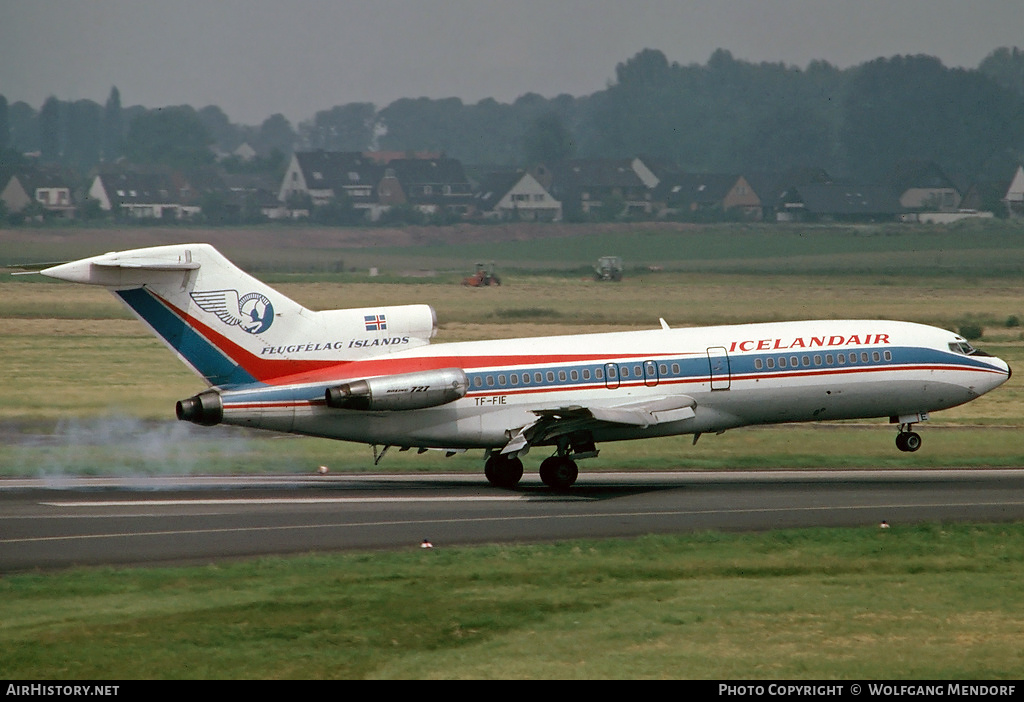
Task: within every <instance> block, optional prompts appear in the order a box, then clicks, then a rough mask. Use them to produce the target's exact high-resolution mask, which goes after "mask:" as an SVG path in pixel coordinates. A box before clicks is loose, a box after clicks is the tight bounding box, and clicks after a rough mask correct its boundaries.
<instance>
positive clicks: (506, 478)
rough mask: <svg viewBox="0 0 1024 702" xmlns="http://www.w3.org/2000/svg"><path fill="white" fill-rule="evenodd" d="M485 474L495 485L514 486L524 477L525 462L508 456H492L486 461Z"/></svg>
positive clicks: (502, 486)
mask: <svg viewBox="0 0 1024 702" xmlns="http://www.w3.org/2000/svg"><path fill="white" fill-rule="evenodd" d="M484 475H486V476H487V480H488V482H490V484H491V485H493V486H495V487H501V488H514V487H515V486H516V485H517V484H519V480H520V479H521V478H522V477H523V462H522V461H520V460H519V459H518V458H509V457H508V456H502V455H500V454H499V455H497V456H491V457H490V458H488V459H487V462H486V463H484Z"/></svg>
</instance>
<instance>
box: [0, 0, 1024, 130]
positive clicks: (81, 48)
mask: <svg viewBox="0 0 1024 702" xmlns="http://www.w3.org/2000/svg"><path fill="white" fill-rule="evenodd" d="M1014 45H1017V46H1022V47H1024V2H1022V0H973V1H971V2H966V1H965V0H159V1H154V0H0V94H2V95H4V96H5V97H6V98H7V100H8V102H15V101H17V100H24V101H26V102H28V103H29V104H31V105H32V106H33V107H36V108H37V109H38V108H39V107H40V106H41V105H42V103H43V101H44V100H45V99H46V98H47V97H48V96H50V95H55V96H57V97H58V98H60V99H62V100H73V99H81V98H89V99H92V100H95V101H97V102H99V103H101V104H102V103H103V102H104V101H106V99H107V95H108V94H109V92H110V88H111V86H113V85H116V86H117V87H118V89H119V90H120V92H121V100H122V104H123V105H124V106H129V105H145V106H146V107H162V106H166V105H178V104H189V105H192V106H193V107H195V108H197V109H198V108H201V107H204V106H206V105H211V104H213V105H218V106H220V107H221V108H222V109H223V110H224V111H225V112H226V113H227V115H228V116H229V117H230V118H231V120H232V121H235V122H240V123H243V124H259V123H260V122H262V121H263V120H264V119H265V118H266V117H269V116H270V115H271V114H274V113H275V112H281V113H283V114H284V115H285V116H286V117H288V118H289V119H291V120H292V122H293V123H297V122H298V121H300V120H305V119H309V118H311V117H312V116H313V115H314V113H315V112H316V111H317V110H323V109H328V108H330V107H332V106H334V105H341V104H345V103H349V102H372V103H374V104H376V105H377V106H378V107H383V106H385V105H387V104H388V103H390V102H391V101H393V100H395V99H397V98H401V97H422V96H426V97H430V98H445V97H459V98H461V99H462V100H463V101H465V102H467V103H475V102H477V101H479V100H481V99H483V98H486V97H493V98H495V99H497V100H499V101H501V102H511V101H512V100H514V99H515V98H517V97H519V96H520V95H522V94H524V93H527V92H535V93H539V94H541V95H543V96H545V97H554V96H555V95H558V94H560V93H569V94H570V95H574V96H579V95H586V94H590V93H593V92H595V91H598V90H601V89H603V88H604V87H605V86H606V85H607V84H608V83H609V82H610V81H611V80H613V79H614V76H615V66H616V64H618V63H620V62H622V61H625V60H626V59H628V58H630V57H632V56H634V55H635V54H636V53H637V52H639V51H641V50H643V49H645V48H652V49H658V50H660V51H662V52H664V53H665V55H666V56H667V57H668V59H669V60H670V61H675V62H679V63H683V64H688V63H700V64H703V63H705V62H706V61H707V59H708V57H709V56H710V55H711V52H712V51H714V50H715V49H716V48H724V49H728V50H729V51H731V52H732V53H733V55H734V56H736V57H737V58H740V59H745V60H750V61H782V62H785V63H787V64H792V65H795V66H799V67H801V68H804V67H806V66H807V64H808V62H810V61H812V60H814V59H824V60H827V61H829V62H830V63H832V64H834V65H837V66H840V67H844V68H845V67H847V66H851V65H855V64H858V63H861V62H863V61H867V60H871V59H874V58H878V57H880V56H885V57H889V56H893V55H895V54H930V55H933V56H937V57H939V58H940V59H942V61H943V62H944V63H945V64H946V65H947V66H966V67H972V68H973V67H976V66H977V65H978V63H979V62H980V61H981V60H982V59H983V58H984V57H985V56H986V55H987V54H988V53H990V52H991V51H992V50H993V49H995V48H998V47H1000V46H1014Z"/></svg>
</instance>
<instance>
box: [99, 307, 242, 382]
mask: <svg viewBox="0 0 1024 702" xmlns="http://www.w3.org/2000/svg"><path fill="white" fill-rule="evenodd" d="M117 295H118V297H120V298H121V299H122V300H124V302H125V304H126V305H128V306H129V307H131V308H132V309H133V310H135V313H136V314H138V315H139V316H140V317H142V318H143V319H144V320H146V322H147V323H148V324H149V326H151V327H152V328H153V329H154V330H155V331H156V333H157V334H159V335H160V336H162V337H163V338H164V340H166V341H167V343H168V344H170V345H171V347H172V348H173V349H175V350H176V351H177V352H178V353H179V354H181V356H182V357H183V358H184V359H185V360H187V361H188V362H189V364H190V365H191V366H192V367H193V368H195V369H196V371H198V372H199V374H200V375H202V376H203V377H204V378H206V380H207V381H208V382H209V383H210V384H211V385H216V386H219V387H223V386H229V387H230V386H238V385H248V384H251V383H255V382H256V379H255V378H253V377H252V376H251V375H249V373H247V372H246V371H245V369H243V368H242V367H241V366H239V365H238V364H236V363H235V362H234V361H232V360H231V359H230V358H228V357H227V356H225V355H224V354H223V353H221V352H220V350H218V349H217V347H216V346H214V345H213V344H212V343H210V342H209V341H208V340H207V339H206V338H204V337H203V336H202V335H201V334H199V333H198V332H197V331H196V330H195V329H193V328H192V327H190V326H189V325H188V324H187V323H186V322H185V320H183V319H182V318H181V317H179V316H178V315H176V314H175V313H174V312H172V311H171V310H169V309H168V308H167V307H166V306H165V305H163V304H162V303H161V302H160V301H159V300H157V299H156V298H155V297H154V296H153V295H152V294H151V293H150V292H149V291H147V290H146V289H145V288H135V289H133V290H118V291H117Z"/></svg>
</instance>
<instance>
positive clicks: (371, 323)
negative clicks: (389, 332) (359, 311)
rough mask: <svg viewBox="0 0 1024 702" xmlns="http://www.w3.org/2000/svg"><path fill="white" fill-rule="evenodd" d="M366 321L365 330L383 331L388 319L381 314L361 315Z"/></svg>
mask: <svg viewBox="0 0 1024 702" xmlns="http://www.w3.org/2000/svg"><path fill="white" fill-rule="evenodd" d="M363 321H365V322H366V331H384V330H385V329H387V328H388V320H387V317H385V315H382V314H368V315H365V316H364V317H363Z"/></svg>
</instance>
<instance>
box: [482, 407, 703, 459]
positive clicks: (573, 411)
mask: <svg viewBox="0 0 1024 702" xmlns="http://www.w3.org/2000/svg"><path fill="white" fill-rule="evenodd" d="M696 406H697V401H696V400H694V399H693V398H692V397H690V396H688V395H672V396H666V397H654V398H646V399H644V400H641V401H639V402H629V403H625V404H621V405H613V406H611V407H582V406H579V405H572V406H570V407H559V408H555V409H539V410H533V413H534V414H536V415H537V421H535V422H533V423H532V424H527V425H526V426H524V427H522V428H521V429H519V431H518V432H516V434H515V436H513V437H512V439H511V440H510V441H509V442H508V444H506V445H505V447H504V448H503V449H502V450H501V453H503V454H508V453H517V452H519V451H522V450H523V449H526V448H528V447H529V446H531V445H533V444H539V443H545V442H547V441H550V440H551V439H554V438H556V437H558V436H562V435H565V434H572V433H574V432H578V431H584V430H588V429H594V428H597V427H600V426H607V425H610V424H612V425H614V424H619V425H628V426H635V427H649V426H653V425H655V424H663V423H665V422H678V421H682V420H684V419H690V418H691V417H694V416H696V415H695V412H694V408H695V407H696Z"/></svg>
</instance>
